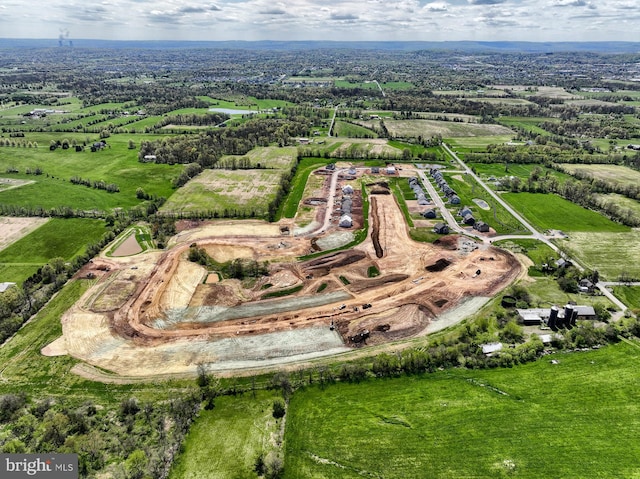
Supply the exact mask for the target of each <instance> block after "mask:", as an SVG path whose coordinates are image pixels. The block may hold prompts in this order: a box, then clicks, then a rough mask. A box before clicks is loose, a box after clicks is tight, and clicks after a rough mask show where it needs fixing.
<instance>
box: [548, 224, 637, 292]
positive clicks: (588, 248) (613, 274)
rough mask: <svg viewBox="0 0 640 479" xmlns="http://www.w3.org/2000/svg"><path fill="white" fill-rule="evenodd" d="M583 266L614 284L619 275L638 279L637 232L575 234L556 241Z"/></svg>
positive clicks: (635, 230)
mask: <svg viewBox="0 0 640 479" xmlns="http://www.w3.org/2000/svg"><path fill="white" fill-rule="evenodd" d="M558 245H561V246H563V247H565V248H566V249H567V251H568V252H569V254H570V255H572V256H575V257H576V258H578V260H579V261H580V262H581V263H582V265H583V266H585V267H587V268H590V269H597V270H598V271H599V272H600V274H601V276H603V277H604V278H606V279H608V280H610V281H616V280H618V277H619V276H620V275H621V274H623V273H626V274H630V275H632V276H633V277H635V278H640V263H639V262H638V258H639V257H640V229H637V228H635V229H631V230H630V229H627V231H623V232H618V233H607V232H575V233H570V234H569V239H568V240H560V241H558Z"/></svg>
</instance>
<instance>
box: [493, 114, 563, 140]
mask: <svg viewBox="0 0 640 479" xmlns="http://www.w3.org/2000/svg"><path fill="white" fill-rule="evenodd" d="M498 121H499V122H500V124H501V125H505V126H508V127H513V128H522V129H523V130H526V131H530V132H532V133H536V134H537V135H547V136H548V135H551V133H549V132H548V131H547V130H543V129H542V128H540V127H539V126H538V125H539V124H540V123H542V122H543V121H551V122H559V121H560V120H558V119H557V118H545V117H516V116H503V117H500V118H499V119H498Z"/></svg>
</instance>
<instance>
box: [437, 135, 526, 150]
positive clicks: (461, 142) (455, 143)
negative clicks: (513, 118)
mask: <svg viewBox="0 0 640 479" xmlns="http://www.w3.org/2000/svg"><path fill="white" fill-rule="evenodd" d="M513 136H514V135H513V134H501V135H491V136H464V137H456V138H449V137H447V138H446V141H447V143H448V144H450V145H451V147H452V148H453V149H456V150H458V149H459V148H464V149H467V150H468V151H474V150H479V151H484V150H485V148H486V147H487V146H488V145H500V144H503V143H507V142H509V141H511V140H513Z"/></svg>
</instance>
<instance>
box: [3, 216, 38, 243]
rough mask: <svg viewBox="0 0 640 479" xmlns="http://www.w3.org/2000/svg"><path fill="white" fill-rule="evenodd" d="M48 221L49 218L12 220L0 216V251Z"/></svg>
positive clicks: (11, 218)
mask: <svg viewBox="0 0 640 479" xmlns="http://www.w3.org/2000/svg"><path fill="white" fill-rule="evenodd" d="M47 221H49V218H14V217H13V216H0V231H1V232H2V234H0V250H3V249H5V248H6V247H7V246H10V245H11V244H13V243H15V242H16V241H18V240H19V239H20V238H23V237H24V236H27V235H28V234H29V233H31V232H32V231H34V230H36V229H38V228H39V227H40V226H42V225H43V224H45V223H46V222H47Z"/></svg>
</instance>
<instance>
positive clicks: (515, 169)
mask: <svg viewBox="0 0 640 479" xmlns="http://www.w3.org/2000/svg"><path fill="white" fill-rule="evenodd" d="M467 165H468V166H469V168H471V169H472V170H473V171H474V172H475V173H476V174H477V175H478V176H480V177H481V178H482V179H484V180H486V179H487V178H490V177H492V176H493V177H494V178H496V179H499V178H503V177H505V176H517V177H518V178H520V179H522V180H527V179H528V178H529V177H530V176H531V172H532V171H533V170H534V169H536V168H539V169H540V170H541V172H542V174H541V176H553V177H555V178H557V179H558V181H560V182H564V181H566V180H568V179H570V178H571V176H570V175H566V174H564V173H560V172H559V171H556V170H553V169H551V168H547V167H546V166H544V165H536V164H522V163H512V164H510V165H509V167H508V170H507V169H505V165H504V164H503V163H467Z"/></svg>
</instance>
